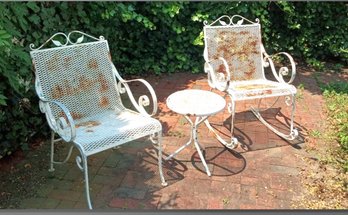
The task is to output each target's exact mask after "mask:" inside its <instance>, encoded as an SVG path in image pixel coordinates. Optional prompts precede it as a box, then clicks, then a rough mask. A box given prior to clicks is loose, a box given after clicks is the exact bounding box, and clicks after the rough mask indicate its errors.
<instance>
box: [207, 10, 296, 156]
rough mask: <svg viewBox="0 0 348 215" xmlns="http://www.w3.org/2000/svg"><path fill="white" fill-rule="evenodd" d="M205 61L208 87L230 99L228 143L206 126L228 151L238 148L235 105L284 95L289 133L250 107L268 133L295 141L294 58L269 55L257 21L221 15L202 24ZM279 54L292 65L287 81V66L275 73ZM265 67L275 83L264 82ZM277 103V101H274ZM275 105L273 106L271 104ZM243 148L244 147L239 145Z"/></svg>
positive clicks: (285, 55) (208, 125)
mask: <svg viewBox="0 0 348 215" xmlns="http://www.w3.org/2000/svg"><path fill="white" fill-rule="evenodd" d="M203 30H204V43H205V48H204V60H205V65H204V69H205V72H206V73H207V74H208V82H209V86H210V87H211V88H212V89H215V90H219V91H221V92H224V93H226V94H225V95H228V96H229V97H230V99H231V103H229V105H228V107H229V109H228V110H229V112H230V113H231V127H230V132H231V140H230V141H225V140H224V139H223V138H222V137H221V136H220V135H219V134H218V133H217V132H216V131H215V130H214V129H213V128H212V126H211V125H210V123H209V122H208V121H206V122H205V123H206V125H207V127H208V128H209V129H210V130H211V131H213V132H214V134H215V135H216V137H217V139H218V140H219V141H220V142H221V143H222V144H224V145H225V146H226V147H228V148H231V149H233V148H235V147H237V146H238V140H237V138H236V137H234V135H233V130H234V117H235V111H236V102H237V101H243V100H250V99H263V98H270V97H278V98H279V97H280V96H285V102H286V105H287V106H291V108H292V109H291V116H290V125H289V133H283V132H281V131H279V130H278V129H276V128H275V127H274V126H272V125H271V124H270V123H268V122H267V121H266V120H265V119H264V118H263V117H262V116H261V114H260V109H259V108H254V107H251V111H252V112H253V113H254V115H255V116H256V117H257V118H258V119H259V120H260V121H261V122H262V123H263V124H264V125H266V126H267V127H268V128H269V129H270V130H272V131H273V132H274V133H276V134H277V135H278V136H280V137H282V138H284V139H286V140H294V139H295V138H296V137H297V136H298V131H297V129H296V128H294V113H295V95H296V88H295V87H294V86H293V85H291V83H292V82H293V80H294V78H295V75H296V66H295V62H294V60H293V58H292V57H291V56H290V55H289V54H288V53H286V52H280V53H278V54H275V55H272V56H270V55H268V54H267V53H266V51H265V48H264V47H263V45H262V43H261V27H260V24H259V20H258V19H256V22H252V21H250V20H248V19H246V18H244V17H242V16H240V15H234V16H232V17H229V16H226V15H224V16H221V17H220V18H218V19H217V20H215V21H214V22H212V23H211V24H208V22H207V21H205V22H204V29H203ZM279 55H282V56H283V57H285V58H287V59H288V60H289V61H290V64H291V76H290V80H289V81H287V82H286V81H285V80H284V78H283V77H285V76H288V75H289V69H288V68H287V67H281V68H280V69H279V71H278V73H277V71H276V68H275V66H274V63H273V60H272V58H274V57H275V56H279ZM264 67H270V68H271V70H272V73H273V75H274V78H275V79H276V81H271V80H268V79H266V77H265V73H264ZM277 100H278V99H277ZM274 104H275V102H274V103H273V105H274ZM241 146H242V147H246V146H244V145H241Z"/></svg>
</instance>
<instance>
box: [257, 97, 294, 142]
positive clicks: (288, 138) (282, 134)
mask: <svg viewBox="0 0 348 215" xmlns="http://www.w3.org/2000/svg"><path fill="white" fill-rule="evenodd" d="M285 99H286V100H285V103H286V105H288V106H290V105H291V106H292V107H291V116H290V132H289V134H284V133H283V132H280V131H278V130H277V129H276V128H274V127H273V126H272V125H270V124H269V123H268V122H267V121H266V120H265V119H264V118H263V117H262V116H261V114H260V111H259V110H257V109H255V108H253V107H251V111H252V112H253V114H254V115H255V116H256V117H257V118H258V119H259V120H260V121H261V122H262V123H263V124H264V125H265V126H267V128H269V129H270V130H271V131H273V132H274V133H275V134H277V135H278V136H280V137H282V138H284V139H286V140H294V139H295V138H297V137H298V131H297V129H296V128H294V113H295V108H296V105H295V95H291V98H290V97H289V96H287V97H286V98H285ZM289 100H291V101H290V102H289Z"/></svg>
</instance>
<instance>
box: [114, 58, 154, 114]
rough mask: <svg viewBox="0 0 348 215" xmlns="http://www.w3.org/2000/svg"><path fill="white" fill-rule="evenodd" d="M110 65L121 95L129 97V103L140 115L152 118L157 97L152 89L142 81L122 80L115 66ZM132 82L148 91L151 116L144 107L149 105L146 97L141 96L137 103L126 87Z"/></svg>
mask: <svg viewBox="0 0 348 215" xmlns="http://www.w3.org/2000/svg"><path fill="white" fill-rule="evenodd" d="M111 65H112V70H113V72H114V74H115V76H116V78H117V79H118V80H119V82H118V84H117V85H118V86H117V87H118V90H119V92H120V93H121V94H123V93H126V92H127V94H128V96H129V99H130V101H131V102H132V104H133V106H134V107H135V109H136V110H137V111H138V112H139V113H141V114H142V115H145V116H149V117H150V116H153V115H155V114H156V113H157V96H156V93H155V91H154V89H153V88H152V86H151V85H150V84H149V82H147V81H145V80H144V79H132V80H124V79H123V78H122V77H121V76H120V74H119V73H118V71H117V69H116V67H115V65H114V64H113V63H111ZM134 81H138V82H140V83H142V84H144V85H145V87H146V88H147V89H148V90H149V92H150V94H151V97H152V102H153V109H152V112H151V114H149V113H148V112H147V111H146V110H145V108H144V107H146V106H149V105H150V99H149V97H148V96H146V95H141V96H140V97H139V99H138V102H136V100H135V98H134V96H133V93H132V91H131V89H130V87H129V86H128V83H130V82H134Z"/></svg>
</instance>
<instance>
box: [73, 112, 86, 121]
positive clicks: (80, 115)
mask: <svg viewBox="0 0 348 215" xmlns="http://www.w3.org/2000/svg"><path fill="white" fill-rule="evenodd" d="M70 114H71V116H72V118H73V119H75V120H76V119H81V118H82V117H83V114H80V113H76V112H70Z"/></svg>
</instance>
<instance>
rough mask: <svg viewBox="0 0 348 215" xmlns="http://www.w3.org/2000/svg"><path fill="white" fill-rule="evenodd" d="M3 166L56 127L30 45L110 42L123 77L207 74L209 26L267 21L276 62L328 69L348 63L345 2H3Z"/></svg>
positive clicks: (266, 31)
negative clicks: (77, 36)
mask: <svg viewBox="0 0 348 215" xmlns="http://www.w3.org/2000/svg"><path fill="white" fill-rule="evenodd" d="M0 11H1V12H0V83H1V84H0V126H1V127H0V158H2V157H5V156H6V155H9V154H11V153H12V152H13V151H14V150H16V149H18V148H19V147H21V148H22V149H24V150H25V149H28V148H29V147H30V144H29V143H30V142H31V141H32V139H33V138H36V137H38V136H45V135H47V133H48V126H47V125H46V123H45V119H44V116H43V115H42V114H41V113H40V111H39V109H38V99H37V97H36V95H35V90H34V73H33V69H32V65H31V60H30V56H29V44H30V43H34V44H35V45H36V46H39V45H40V44H42V43H44V42H45V41H46V40H47V39H48V38H49V37H50V36H51V35H53V34H54V33H56V32H65V33H68V32H70V31H72V30H80V31H83V32H86V33H88V34H91V35H94V36H97V37H98V36H100V35H103V36H104V37H105V38H106V39H107V40H108V41H109V45H110V48H111V54H112V57H113V61H114V63H115V64H116V66H117V68H118V70H119V71H120V72H121V74H122V75H123V76H127V75H140V76H142V77H145V78H146V75H147V74H157V75H161V74H163V75H165V74H166V73H173V72H193V73H198V72H202V71H203V57H202V53H203V40H202V39H203V34H202V28H203V21H204V20H208V21H212V20H215V19H216V18H218V17H220V16H221V15H224V14H227V15H234V14H240V15H242V16H244V17H246V18H248V19H250V20H255V18H259V19H260V22H261V25H262V37H263V43H264V44H265V46H266V50H267V51H268V52H269V53H270V54H272V53H275V52H279V51H287V52H289V53H290V54H291V55H293V56H294V57H295V58H297V59H300V62H306V63H307V64H309V65H311V66H314V67H315V68H317V69H318V70H320V69H321V68H323V62H326V61H333V62H335V65H337V66H338V67H342V66H343V65H346V64H347V61H348V40H347V32H348V15H347V14H348V6H347V3H345V2H286V1H283V2H267V1H262V2H127V3H121V2H14V3H11V2H0Z"/></svg>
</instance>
